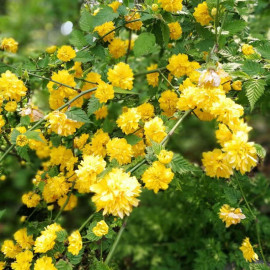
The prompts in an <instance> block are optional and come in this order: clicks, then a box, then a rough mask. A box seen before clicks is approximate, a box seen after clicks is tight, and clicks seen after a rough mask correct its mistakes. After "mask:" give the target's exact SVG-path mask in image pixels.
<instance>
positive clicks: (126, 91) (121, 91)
mask: <svg viewBox="0 0 270 270" xmlns="http://www.w3.org/2000/svg"><path fill="white" fill-rule="evenodd" d="M113 90H114V92H115V93H117V94H127V95H139V93H134V92H132V91H129V90H124V89H122V88H120V87H114V88H113Z"/></svg>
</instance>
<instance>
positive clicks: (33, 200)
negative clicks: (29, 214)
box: [22, 191, 41, 208]
mask: <svg viewBox="0 0 270 270" xmlns="http://www.w3.org/2000/svg"><path fill="white" fill-rule="evenodd" d="M40 200H41V198H40V196H39V195H38V194H36V193H34V192H32V191H30V192H28V193H25V194H23V196H22V202H23V204H25V205H26V206H27V207H28V208H32V207H36V206H37V205H38V204H39V202H40Z"/></svg>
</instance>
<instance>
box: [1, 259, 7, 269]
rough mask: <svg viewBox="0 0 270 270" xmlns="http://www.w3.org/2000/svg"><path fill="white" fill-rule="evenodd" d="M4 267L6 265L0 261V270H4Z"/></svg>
mask: <svg viewBox="0 0 270 270" xmlns="http://www.w3.org/2000/svg"><path fill="white" fill-rule="evenodd" d="M5 265H6V263H5V262H1V261H0V270H4V269H5Z"/></svg>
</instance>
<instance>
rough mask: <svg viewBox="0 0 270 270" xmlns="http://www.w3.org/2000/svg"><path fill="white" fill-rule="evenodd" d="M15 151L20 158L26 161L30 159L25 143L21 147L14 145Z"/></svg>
mask: <svg viewBox="0 0 270 270" xmlns="http://www.w3.org/2000/svg"><path fill="white" fill-rule="evenodd" d="M16 151H17V153H18V155H19V156H20V157H21V158H22V159H25V160H26V161H30V158H29V155H28V146H27V145H25V146H23V147H20V146H16Z"/></svg>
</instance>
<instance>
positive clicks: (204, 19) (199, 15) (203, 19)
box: [193, 1, 213, 26]
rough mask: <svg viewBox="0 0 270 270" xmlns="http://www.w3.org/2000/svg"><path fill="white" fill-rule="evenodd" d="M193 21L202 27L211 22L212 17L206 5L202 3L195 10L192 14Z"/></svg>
mask: <svg viewBox="0 0 270 270" xmlns="http://www.w3.org/2000/svg"><path fill="white" fill-rule="evenodd" d="M193 16H194V17H195V20H196V21H197V22H198V23H200V24H201V25H202V26H205V25H208V24H209V23H210V21H212V20H213V19H212V17H211V16H210V14H209V11H208V6H207V3H206V2H205V1H204V2H203V3H201V4H199V5H198V6H197V7H196V8H195V12H194V13H193Z"/></svg>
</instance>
